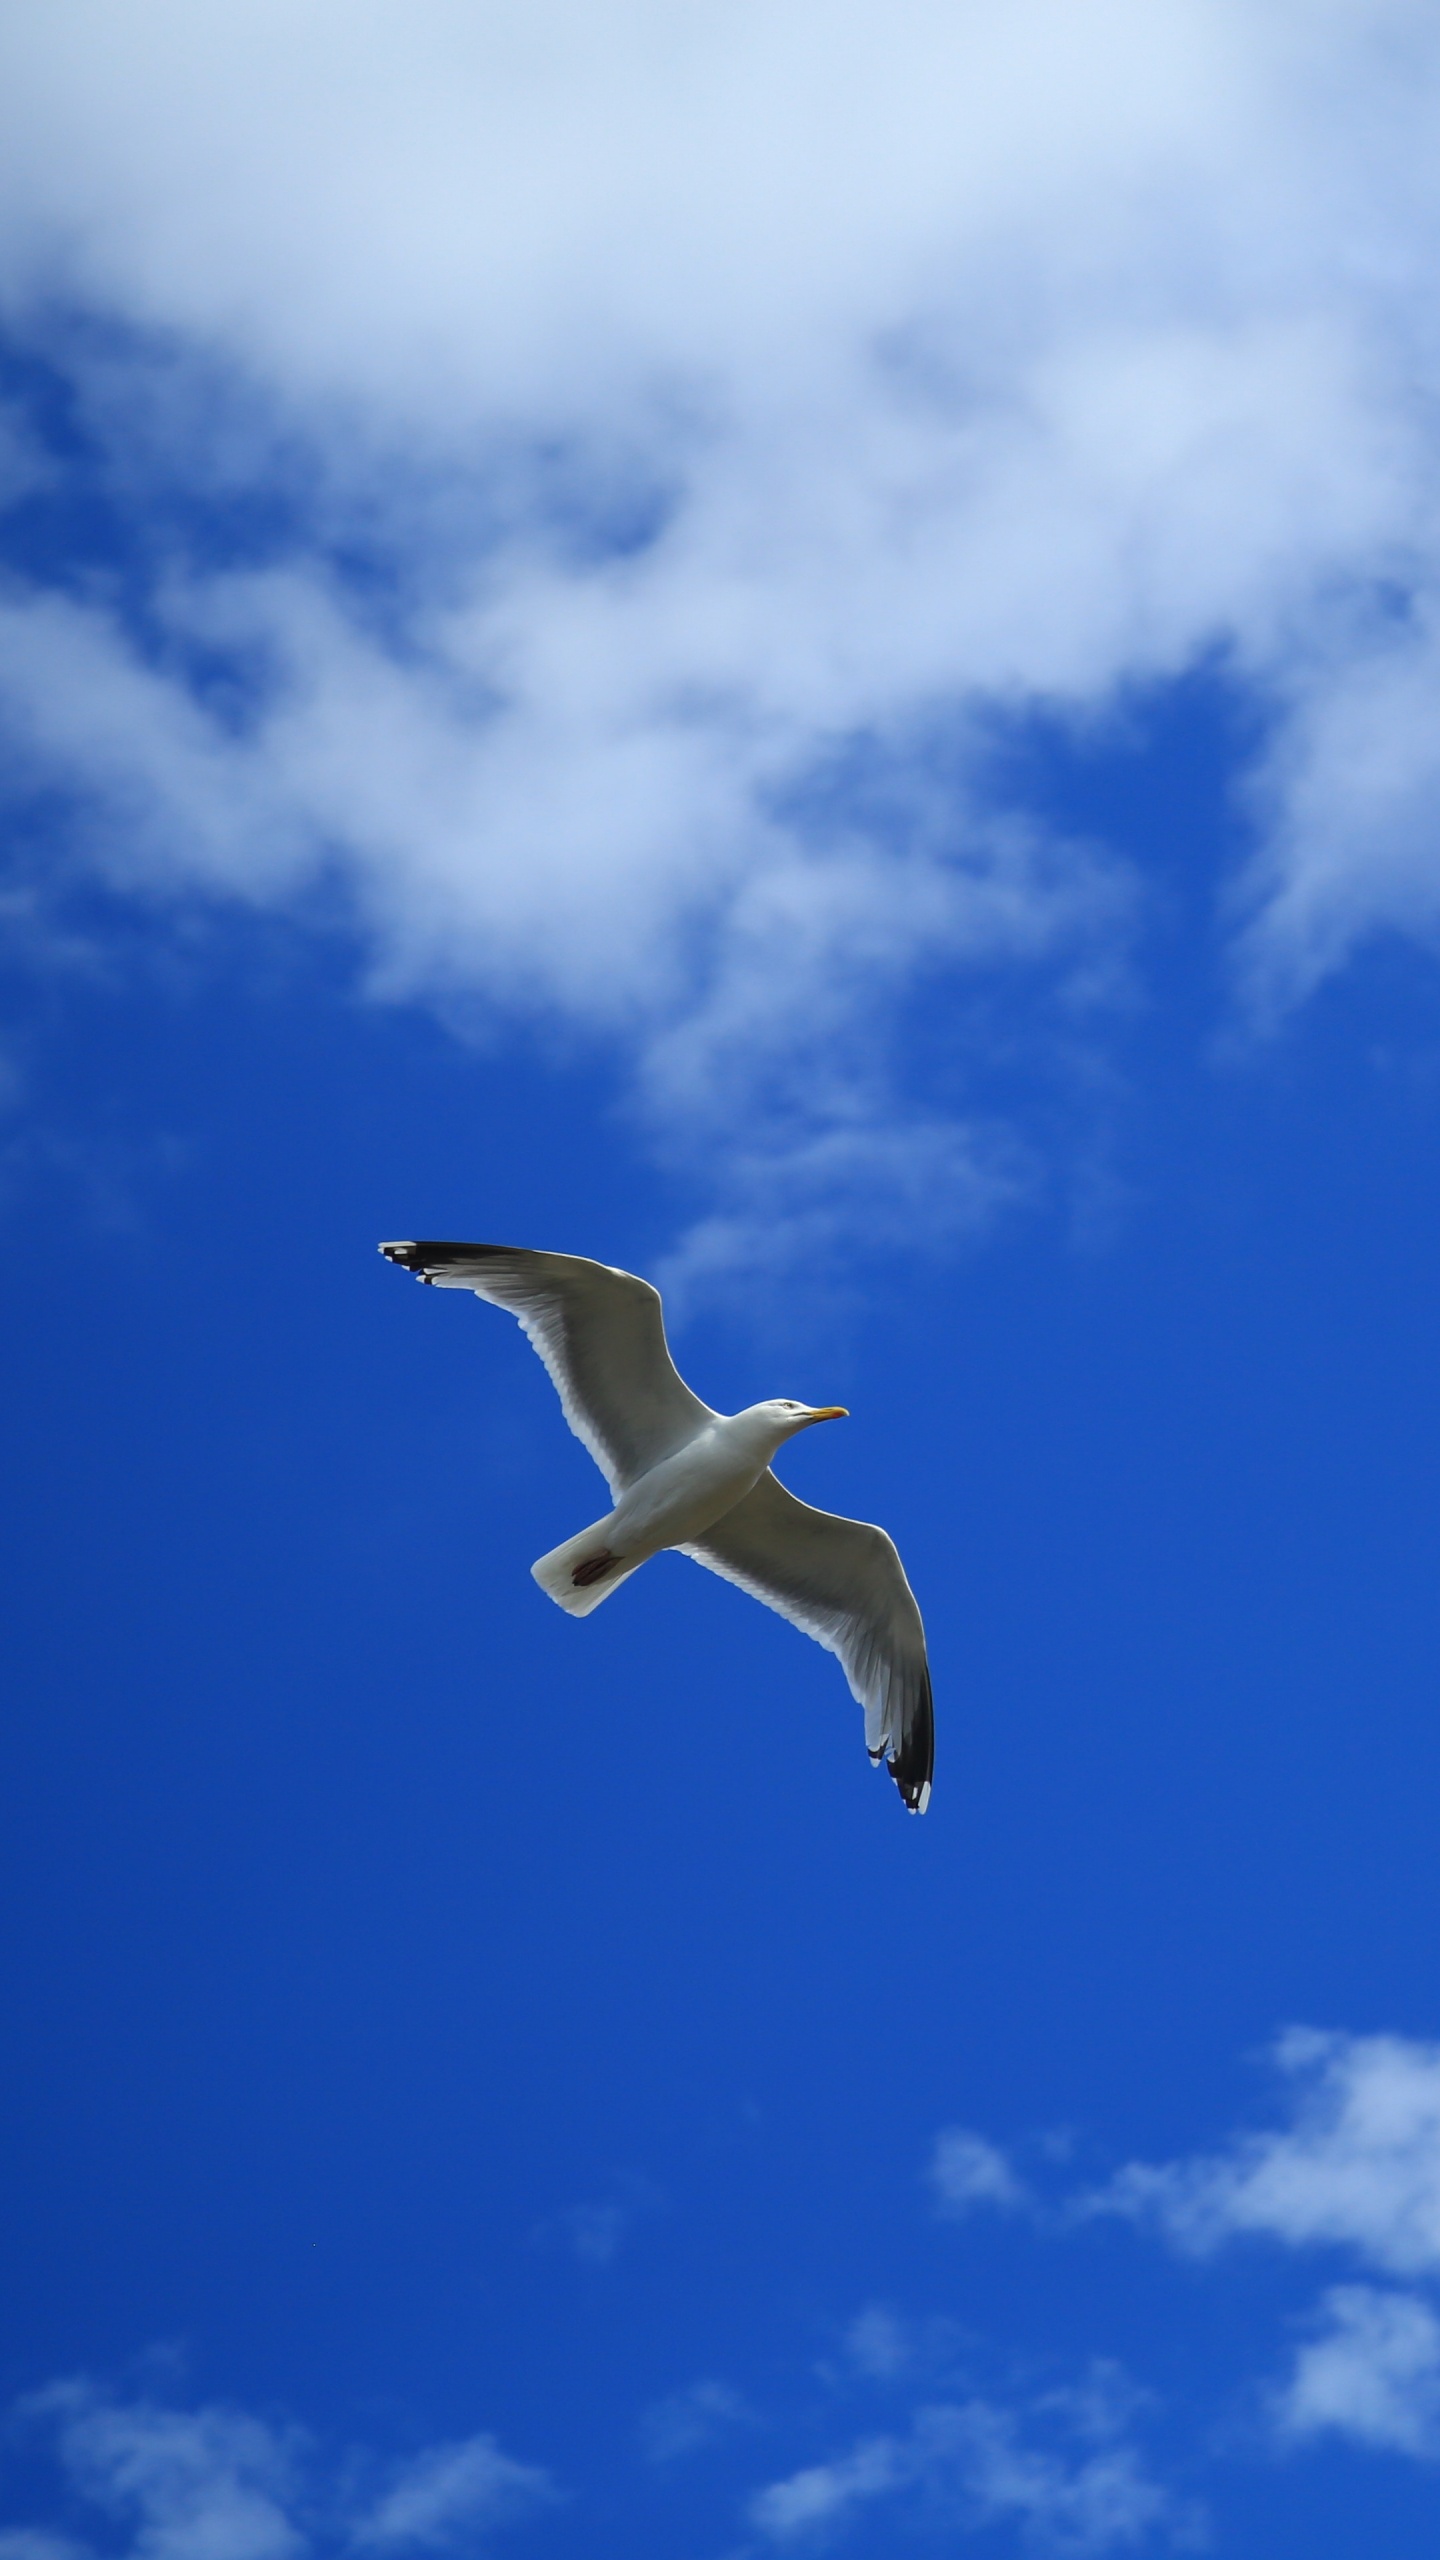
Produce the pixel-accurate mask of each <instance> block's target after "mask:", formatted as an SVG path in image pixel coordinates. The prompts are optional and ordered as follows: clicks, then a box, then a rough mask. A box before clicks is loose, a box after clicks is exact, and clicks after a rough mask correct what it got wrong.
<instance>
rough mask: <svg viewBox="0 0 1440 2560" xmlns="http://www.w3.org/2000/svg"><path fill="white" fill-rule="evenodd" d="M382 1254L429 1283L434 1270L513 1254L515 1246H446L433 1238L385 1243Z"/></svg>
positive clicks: (381, 1249) (382, 1246)
mask: <svg viewBox="0 0 1440 2560" xmlns="http://www.w3.org/2000/svg"><path fill="white" fill-rule="evenodd" d="M380 1251H381V1252H382V1253H383V1254H384V1256H385V1259H386V1261H387V1262H393V1263H396V1264H398V1266H399V1268H400V1269H401V1270H402V1271H413V1272H414V1274H415V1277H416V1279H417V1280H427V1281H428V1279H429V1277H430V1274H431V1272H432V1271H443V1270H444V1269H445V1267H446V1264H447V1263H453V1262H475V1261H477V1260H479V1259H480V1258H481V1257H482V1256H484V1255H487V1254H490V1255H493V1254H497V1253H513V1252H514V1251H515V1247H514V1246H513V1245H503V1244H442V1243H437V1242H435V1241H434V1240H433V1239H432V1238H431V1237H428V1236H427V1237H424V1238H422V1240H421V1241H420V1242H419V1243H418V1244H416V1243H410V1242H404V1243H400V1244H382V1245H381V1247H380Z"/></svg>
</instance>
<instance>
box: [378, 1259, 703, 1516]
mask: <svg viewBox="0 0 1440 2560" xmlns="http://www.w3.org/2000/svg"><path fill="white" fill-rule="evenodd" d="M380 1250H381V1252H382V1253H383V1254H384V1255H386V1257H387V1258H388V1260H389V1261H391V1262H398V1263H399V1264H400V1265H401V1266H402V1268H403V1269H404V1270H406V1271H413V1272H414V1273H415V1275H416V1277H417V1278H418V1279H421V1280H425V1281H428V1282H429V1283H430V1285H431V1287H432V1288H436V1289H473V1290H474V1292H475V1294H476V1296H477V1297H480V1298H488V1299H490V1301H491V1302H492V1304H493V1305H495V1306H497V1307H508V1308H509V1310H510V1312H511V1314H512V1315H513V1316H518V1318H519V1320H520V1324H521V1327H522V1330H523V1331H524V1332H525V1333H526V1334H527V1335H528V1337H529V1339H530V1341H531V1343H532V1344H533V1345H534V1348H535V1349H536V1350H537V1351H538V1352H539V1354H540V1357H541V1359H542V1360H543V1361H544V1363H545V1366H546V1368H547V1369H548V1370H549V1372H550V1375H551V1378H552V1379H553V1381H554V1383H555V1387H556V1390H557V1392H558V1394H559V1397H560V1402H561V1405H562V1406H563V1408H564V1412H565V1419H566V1421H567V1422H568V1423H569V1425H570V1428H571V1430H572V1431H573V1432H574V1434H575V1436H576V1438H577V1440H583V1441H584V1443H585V1446H586V1448H587V1449H588V1450H589V1452H590V1455H591V1457H592V1458H593V1459H594V1461H595V1464H596V1465H597V1467H598V1468H599V1469H600V1472H601V1474H602V1475H603V1476H605V1477H606V1478H607V1480H608V1482H609V1485H610V1490H611V1492H612V1493H618V1492H619V1491H620V1489H621V1487H622V1486H624V1485H627V1484H633V1482H634V1480H635V1478H636V1477H637V1476H642V1475H644V1474H645V1473H646V1471H647V1469H648V1468H650V1467H653V1466H656V1465H658V1463H659V1461H660V1460H661V1459H662V1458H666V1457H668V1456H669V1455H670V1453H671V1451H672V1450H673V1449H682V1448H683V1447H684V1445H685V1443H686V1441H687V1440H693V1439H694V1437H695V1434H696V1432H697V1431H698V1430H699V1429H700V1428H701V1426H702V1424H704V1423H706V1422H713V1421H714V1419H715V1416H714V1413H713V1412H712V1410H711V1408H710V1406H709V1405H708V1404H702V1403H701V1401H700V1399H699V1397H698V1396H695V1395H692V1394H691V1392H690V1389H689V1388H688V1387H687V1386H686V1384H685V1381H684V1379H683V1378H682V1377H681V1376H680V1373H679V1371H678V1370H677V1368H676V1366H675V1363H674V1361H673V1360H672V1359H671V1357H670V1348H669V1345H668V1343H667V1342H666V1340H665V1319H664V1316H663V1314H662V1313H661V1308H660V1293H659V1291H658V1289H652V1288H651V1286H650V1283H649V1281H648V1280H637V1279H636V1278H635V1275H634V1273H633V1272H630V1271H612V1270H611V1269H610V1267H609V1265H608V1263H604V1262H589V1261H587V1260H586V1259H585V1257H584V1256H583V1255H582V1254H578V1253H531V1252H528V1251H527V1250H526V1249H525V1248H524V1247H522V1246H519V1245H505V1244H430V1243H423V1244H382V1246H381V1247H380Z"/></svg>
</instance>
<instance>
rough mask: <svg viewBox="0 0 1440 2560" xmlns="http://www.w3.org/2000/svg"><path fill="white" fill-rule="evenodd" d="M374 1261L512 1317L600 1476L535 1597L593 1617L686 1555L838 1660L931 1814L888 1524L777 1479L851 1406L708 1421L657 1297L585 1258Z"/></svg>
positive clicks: (875, 1732)
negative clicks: (813, 1499)
mask: <svg viewBox="0 0 1440 2560" xmlns="http://www.w3.org/2000/svg"><path fill="white" fill-rule="evenodd" d="M380 1250H381V1252H382V1253H383V1254H385V1255H386V1256H387V1257H388V1258H389V1260H390V1261H392V1262H396V1263H399V1264H401V1265H402V1266H403V1267H404V1268H405V1269H406V1270H410V1271H413V1272H415V1273H416V1275H417V1277H418V1278H420V1279H422V1280H424V1281H426V1282H428V1283H429V1284H430V1285H431V1286H432V1287H437V1288H450V1289H472V1290H474V1291H475V1293H476V1294H477V1296H479V1297H482V1298H488V1299H490V1300H492V1302H494V1303H495V1304H497V1305H499V1306H504V1307H509V1308H510V1310H511V1311H512V1313H513V1314H515V1315H516V1316H518V1318H519V1320H520V1323H521V1325H522V1326H523V1327H524V1330H525V1332H526V1333H527V1334H528V1335H529V1337H530V1340H531V1342H532V1343H533V1344H534V1346H535V1349H536V1350H537V1351H538V1352H539V1354H540V1357H541V1358H542V1360H543V1361H544V1362H545V1365H546V1367H547V1369H548V1370H549V1372H550V1375H551V1377H552V1379H553V1380H554V1383H555V1385H556V1387H557V1389H558V1391H559V1395H560V1400H561V1404H562V1405H563V1407H564V1411H565V1417H566V1420H567V1421H568V1422H569V1424H570V1427H571V1429H572V1430H573V1431H574V1432H575V1433H576V1434H577V1436H578V1437H579V1438H580V1439H581V1440H583V1441H584V1443H585V1446H586V1447H587V1448H588V1449H589V1451H590V1454H591V1456H592V1457H593V1458H594V1459H595V1462H596V1464H597V1465H598V1466H599V1467H600V1469H601V1471H602V1473H603V1474H604V1475H605V1477H606V1478H607V1480H608V1482H609V1485H610V1490H611V1494H612V1497H613V1508H612V1509H611V1510H610V1512H609V1513H607V1515H606V1516H605V1518H604V1519H602V1520H597V1521H594V1522H592V1524H591V1525H590V1527H589V1528H587V1529H582V1530H581V1531H580V1532H579V1533H578V1535H577V1536H575V1537H573V1538H567V1539H566V1540H565V1541H564V1543H563V1545H561V1546H558V1547H556V1548H554V1549H552V1551H551V1553H550V1554H549V1555H545V1556H542V1557H541V1558H540V1560H539V1562H538V1563H537V1564H535V1565H534V1566H533V1567H532V1568H531V1569H532V1571H533V1573H534V1575H535V1579H536V1581H537V1582H538V1583H539V1584H540V1586H541V1589H542V1590H544V1591H546V1592H547V1593H548V1594H549V1596H550V1597H551V1599H553V1600H555V1601H556V1602H557V1603H558V1604H559V1606H560V1607H561V1608H562V1609H565V1610H566V1611H567V1612H568V1613H569V1614H570V1615H571V1616H572V1617H585V1616H587V1615H588V1614H589V1612H590V1611H591V1610H592V1609H595V1608H598V1607H599V1605H600V1602H601V1601H602V1600H604V1599H607V1598H608V1597H609V1595H610V1593H611V1592H612V1591H614V1590H616V1589H617V1588H618V1587H619V1585H620V1583H621V1582H623V1581H624V1580H626V1578H627V1577H628V1576H629V1575H630V1574H632V1573H634V1572H636V1571H637V1570H638V1568H639V1567H640V1566H641V1565H642V1564H644V1563H646V1562H647V1561H648V1560H649V1558H650V1557H651V1556H654V1555H658V1554H659V1553H660V1552H661V1551H662V1549H664V1548H666V1547H678V1548H680V1549H681V1550H682V1552H683V1553H685V1554H686V1555H689V1556H693V1557H694V1559H695V1561H696V1562H697V1563H698V1564H704V1565H708V1566H709V1568H710V1569H711V1571H712V1572H714V1573H718V1574H721V1575H723V1576H724V1577H725V1579H726V1580H727V1581H731V1582H736V1583H739V1584H740V1586H741V1587H742V1589H744V1590H747V1591H749V1592H751V1593H753V1595H754V1596H755V1598H756V1599H759V1600H763V1601H765V1602H766V1604H767V1605H768V1606H769V1607H770V1608H772V1609H778V1610H779V1611H780V1612H781V1614H782V1615H783V1616H785V1617H788V1618H790V1619H791V1620H792V1621H793V1622H794V1623H795V1624H796V1625H797V1626H800V1627H802V1628H803V1629H804V1630H805V1632H806V1634H807V1635H811V1636H814V1637H815V1638H816V1640H817V1641H818V1642H819V1643H821V1644H823V1645H825V1646H826V1647H828V1649H829V1650H830V1651H831V1652H832V1653H835V1654H838V1656H839V1658H840V1660H841V1662H842V1664H843V1665H844V1668H845V1672H846V1675H847V1677H848V1679H849V1682H850V1686H851V1689H852V1691H853V1692H854V1694H855V1696H856V1698H858V1699H859V1701H860V1703H861V1704H862V1705H863V1706H864V1708H865V1740H866V1746H867V1748H868V1750H869V1752H870V1756H871V1758H872V1760H877V1761H878V1760H881V1759H883V1760H885V1761H887V1762H888V1764H889V1768H890V1771H891V1775H892V1776H893V1777H894V1779H895V1782H896V1784H897V1786H898V1787H899V1789H900V1792H901V1795H902V1796H903V1798H904V1800H905V1803H906V1804H907V1806H908V1807H909V1809H910V1811H911V1812H912V1813H923V1812H924V1810H925V1806H926V1803H927V1802H928V1800H929V1795H930V1779H931V1771H932V1767H933V1763H934V1724H933V1715H932V1709H931V1698H930V1673H929V1667H928V1664H927V1662H926V1657H925V1636H924V1629H923V1627H922V1626H921V1623H920V1612H919V1610H918V1609H917V1607H916V1605H915V1599H914V1595H913V1593H912V1592H911V1589H910V1586H909V1584H908V1582H907V1581H906V1579H905V1575H904V1571H903V1569H902V1567H901V1564H900V1559H899V1557H898V1555H897V1554H896V1552H895V1549H894V1547H893V1546H892V1544H891V1542H890V1540H889V1539H888V1538H887V1537H886V1535H885V1532H884V1530H883V1529H875V1528H871V1527H869V1526H868V1525H867V1524H866V1523H865V1522H863V1521H859V1520H844V1519H841V1518H839V1517H838V1516H837V1515H836V1514H835V1513H833V1512H828V1511H816V1510H812V1509H811V1507H810V1505H809V1504H808V1503H803V1502H797V1501H796V1499H795V1497H794V1495H793V1494H790V1493H787V1492H786V1490H785V1488H784V1486H783V1485H782V1484H780V1483H779V1481H778V1479H777V1478H776V1477H775V1476H774V1475H772V1474H771V1472H770V1461H771V1459H772V1458H773V1457H774V1456H775V1454H776V1452H777V1450H778V1449H779V1448H780V1447H781V1446H782V1444H783V1443H784V1442H785V1441H786V1440H788V1439H791V1438H792V1437H793V1436H794V1434H795V1433H796V1432H797V1431H803V1430H805V1429H807V1428H808V1427H809V1425H810V1424H812V1423H815V1422H824V1421H828V1420H830V1419H832V1418H837V1417H839V1416H840V1415H842V1414H843V1412H844V1407H843V1406H842V1405H802V1404H797V1403H796V1402H795V1401H794V1399H793V1398H789V1397H785V1398H772V1399H771V1400H770V1401H769V1402H768V1403H764V1404H756V1405H749V1406H747V1407H746V1409H745V1410H744V1411H743V1412H742V1413H736V1414H721V1413H716V1412H715V1411H714V1410H713V1409H712V1407H711V1406H709V1405H707V1404H702V1403H701V1401H700V1399H699V1397H698V1396H696V1395H693V1394H692V1393H691V1391H690V1389H689V1388H688V1387H687V1386H686V1385H685V1383H684V1381H683V1379H682V1378H681V1377H680V1376H679V1374H678V1372H677V1371H676V1368H675V1365H674V1363H673V1361H672V1360H671V1357H670V1352H669V1347H668V1345H667V1343H666V1340H665V1326H664V1319H663V1316H662V1314H661V1308H660V1299H659V1295H658V1293H657V1291H655V1290H654V1289H652V1288H651V1287H650V1285H649V1283H648V1281H644V1280H639V1279H637V1278H636V1277H635V1276H634V1274H633V1273H631V1272H628V1271H614V1270H611V1269H610V1268H609V1267H608V1266H607V1265H606V1264H604V1263H598V1262H590V1261H587V1260H585V1259H584V1258H583V1257H582V1256H580V1255H578V1254H562V1253H531V1252H527V1251H524V1250H523V1249H520V1248H518V1247H515V1246H507V1245H475V1244H434V1243H420V1244H385V1245H382V1246H381V1248H380Z"/></svg>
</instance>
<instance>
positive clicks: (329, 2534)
mask: <svg viewBox="0 0 1440 2560" xmlns="http://www.w3.org/2000/svg"><path fill="white" fill-rule="evenodd" d="M18 2414H19V2417H20V2420H21V2422H22V2423H23V2424H25V2425H26V2426H28V2427H29V2428H31V2429H32V2430H37V2429H38V2430H40V2431H41V2432H42V2433H44V2434H45V2435H47V2436H48V2437H49V2438H50V2440H51V2441H52V2443H53V2446H54V2450H55V2453H56V2456H57V2459H58V2461H59V2464H60V2468H61V2471H62V2473H63V2475H64V2477H65V2480H66V2482H67V2483H68V2486H69V2488H70V2490H71V2492H72V2493H73V2494H74V2495H77V2496H79V2497H80V2498H81V2499H83V2500H85V2501H86V2502H88V2503H89V2504H90V2505H91V2506H93V2507H95V2508H96V2509H98V2510H100V2511H101V2512H102V2513H104V2514H107V2515H109V2516H111V2517H117V2518H120V2519H121V2520H123V2521H124V2522H125V2523H126V2524H127V2526H128V2527H129V2528H130V2532H131V2535H132V2539H131V2541H130V2542H129V2545H128V2548H127V2555H126V2560H315V2555H316V2554H317V2553H318V2552H320V2551H329V2552H332V2553H333V2552H345V2551H356V2552H359V2551H369V2552H373V2551H376V2550H385V2551H393V2552H400V2551H402V2550H414V2551H450V2550H453V2549H457V2548H461V2549H470V2548H473V2547H475V2545H476V2543H477V2541H478V2540H479V2538H480V2537H481V2536H483V2535H484V2534H485V2533H486V2532H488V2531H489V2530H490V2529H492V2528H495V2527H498V2526H500V2525H504V2524H509V2523H513V2522H519V2521H521V2520H523V2518H524V2517H525V2516H527V2515H530V2514H533V2513H535V2512H536V2511H537V2510H538V2509H540V2508H541V2507H544V2506H546V2505H549V2504H550V2503H552V2502H553V2500H554V2498H555V2495H556V2492H555V2490H554V2489H553V2487H552V2485H551V2483H550V2481H549V2479H548V2477H547V2475H546V2474H545V2473H544V2472H543V2471H541V2470H538V2469H536V2468H534V2467H533V2466H531V2465H529V2464H526V2463H520V2462H516V2461H513V2460H512V2459H511V2457H510V2456H509V2455H508V2454H505V2453H503V2452H502V2451H501V2449H500V2448H499V2446H498V2445H497V2444H496V2442H495V2439H494V2437H493V2436H488V2435H477V2436H471V2437H469V2438H467V2439H466V2440H465V2441H464V2442H462V2443H458V2444H441V2445H434V2446H431V2447H429V2448H428V2449H427V2450H426V2451H424V2452H423V2453H420V2454H417V2455H416V2456H415V2457H414V2458H413V2459H412V2460H411V2461H409V2462H407V2463H403V2464H401V2465H399V2466H398V2467H397V2468H396V2469H395V2471H394V2474H393V2477H392V2479H391V2482H390V2485H389V2487H388V2488H387V2489H386V2490H385V2491H384V2493H383V2494H382V2495H381V2496H380V2497H379V2498H378V2499H376V2500H375V2501H373V2503H372V2504H371V2505H370V2506H369V2507H368V2508H367V2509H366V2510H365V2511H364V2512H363V2513H360V2514H358V2515H356V2514H354V2513H353V2512H352V2511H351V2504H350V2499H349V2496H348V2494H347V2492H346V2489H345V2487H344V2485H343V2476H342V2475H343V2473H344V2472H346V2471H348V2470H350V2469H353V2458H352V2461H351V2462H350V2463H348V2464H346V2465H343V2466H341V2465H332V2466H329V2476H328V2477H327V2467H326V2466H325V2465H324V2464H322V2462H321V2460H320V2457H319V2453H318V2449H317V2448H316V2446H315V2445H314V2444H313V2443H312V2442H311V2441H310V2440H309V2439H308V2438H307V2437H305V2436H304V2435H303V2434H302V2433H301V2432H300V2430H299V2429H297V2428H293V2427H281V2426H277V2425H275V2424H274V2423H273V2422H271V2421H269V2420H266V2419H262V2418H256V2417H252V2416H250V2415H249V2414H248V2413H247V2412H245V2411H243V2410H237V2409H228V2408H220V2407H215V2406H210V2407H206V2408H200V2409H181V2408H174V2407H166V2406H162V2405H160V2404H159V2403H158V2402H156V2401H154V2400H149V2399H138V2400H130V2401H126V2400H121V2399H117V2398H114V2397H112V2396H110V2395H109V2394H107V2393H105V2392H103V2391H100V2390H98V2389H97V2388H96V2387H95V2386H94V2385H93V2384H91V2383H88V2382H83V2381H79V2382H64V2383H56V2384H53V2385H52V2386H51V2387H50V2388H49V2389H48V2390H45V2391H40V2392H35V2393H32V2394H31V2395H30V2396H29V2397H28V2398H27V2399H26V2400H24V2401H22V2402H21V2403H20V2404H19V2412H18ZM0 2560H84V2555H83V2554H81V2553H79V2552H78V2551H77V2547H76V2546H74V2545H72V2544H70V2543H68V2542H63V2541H57V2540H56V2539H55V2537H54V2536H52V2535H50V2534H48V2533H46V2532H45V2531H44V2530H43V2529H42V2530H35V2531H31V2530H25V2529H22V2530H20V2531H18V2532H13V2533H11V2534H9V2535H7V2536H3V2537H0Z"/></svg>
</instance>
